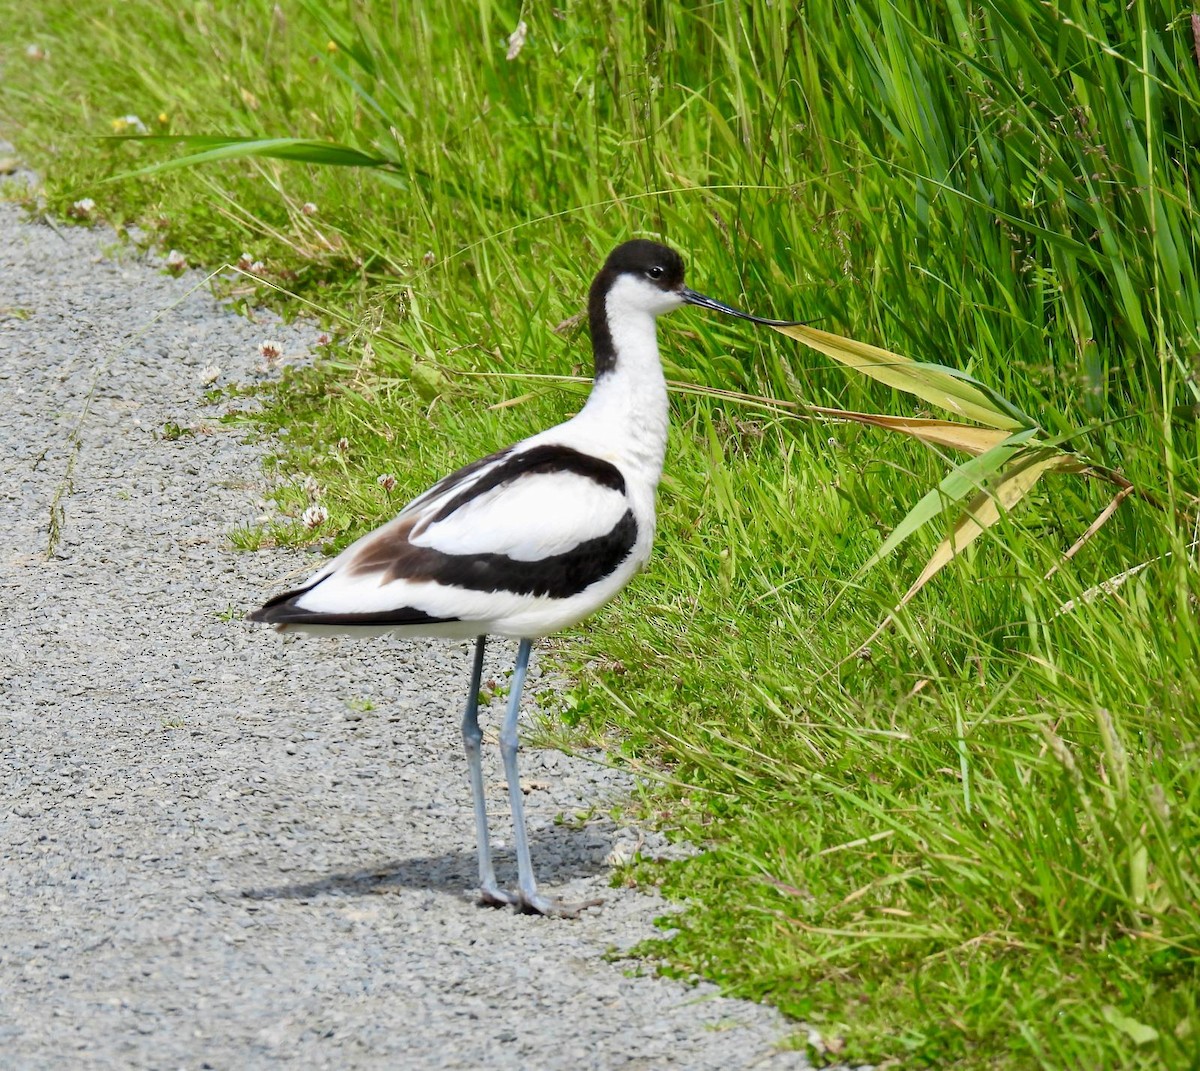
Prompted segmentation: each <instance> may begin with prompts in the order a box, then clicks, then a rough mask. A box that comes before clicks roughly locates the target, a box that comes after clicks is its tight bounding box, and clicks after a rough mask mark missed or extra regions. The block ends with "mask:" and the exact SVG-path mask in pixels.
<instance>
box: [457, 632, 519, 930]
mask: <svg viewBox="0 0 1200 1071" xmlns="http://www.w3.org/2000/svg"><path fill="white" fill-rule="evenodd" d="M486 643H487V637H486V636H480V637H479V639H477V640H476V641H475V663H474V665H473V667H472V669H471V690H470V691H469V692H468V693H467V709H466V710H465V711H464V713H463V721H462V734H463V747H464V749H465V750H466V752H467V771H468V773H469V774H470V777H471V799H472V800H473V801H474V803H475V842H476V844H477V845H478V848H479V899H480V902H482V903H485V904H491V905H492V906H495V907H499V906H501V905H503V904H511V903H514V902H515V901H516V897H514V896H513V895H512V893H508V892H505V891H504V890H503V889H501V888H500V886H499V885H497V884H496V872H495V870H493V869H492V851H491V847H490V846H489V844H488V824H487V803H486V801H485V799H484V795H483V766H482V764H481V763H480V760H479V753H480V746H479V745H480V743H481V742H482V740H483V730H482V729H480V728H479V682H480V678H481V677H482V676H483V648H484V645H485V644H486Z"/></svg>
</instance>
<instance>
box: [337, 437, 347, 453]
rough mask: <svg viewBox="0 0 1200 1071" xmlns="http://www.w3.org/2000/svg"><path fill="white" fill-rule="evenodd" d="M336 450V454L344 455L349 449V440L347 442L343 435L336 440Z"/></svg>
mask: <svg viewBox="0 0 1200 1071" xmlns="http://www.w3.org/2000/svg"><path fill="white" fill-rule="evenodd" d="M337 448H338V453H339V454H344V453H346V452H347V451H348V450H349V449H350V440H349V439H347V438H346V436H344V435H343V436H342V437H341V438H340V439H338V441H337Z"/></svg>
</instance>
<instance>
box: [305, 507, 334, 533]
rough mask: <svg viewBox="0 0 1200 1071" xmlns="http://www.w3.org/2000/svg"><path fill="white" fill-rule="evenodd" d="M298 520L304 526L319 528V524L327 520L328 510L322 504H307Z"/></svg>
mask: <svg viewBox="0 0 1200 1071" xmlns="http://www.w3.org/2000/svg"><path fill="white" fill-rule="evenodd" d="M300 520H301V522H303V524H304V527H305V528H309V529H314V528H320V527H321V525H323V524H324V523H325V522H326V521H327V520H329V510H327V509H326V508H325V507H324V506H309V507H308V509H306V510H305V511H304V515H303V516H302V517H301V518H300Z"/></svg>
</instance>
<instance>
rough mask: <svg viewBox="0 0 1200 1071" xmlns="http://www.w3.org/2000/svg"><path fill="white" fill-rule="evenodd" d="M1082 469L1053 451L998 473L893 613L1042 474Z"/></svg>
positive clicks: (1019, 461) (1022, 459)
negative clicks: (1055, 470) (1056, 470)
mask: <svg viewBox="0 0 1200 1071" xmlns="http://www.w3.org/2000/svg"><path fill="white" fill-rule="evenodd" d="M1083 468H1084V466H1083V465H1082V464H1081V463H1080V461H1079V460H1078V459H1077V458H1074V457H1072V456H1071V455H1070V454H1064V453H1062V452H1060V451H1059V450H1056V449H1054V448H1053V447H1045V448H1042V449H1035V450H1030V451H1028V452H1026V453H1023V454H1022V455H1021V456H1020V458H1018V459H1017V460H1016V461H1014V462H1013V463H1012V464H1011V465H1009V466H1008V467H1007V468H1005V469H1003V470H1001V472H1000V473H999V474H998V475H997V477H996V481H995V483H994V484H993V485H992V486H991V487H989V488H987V489H986V490H983V491H980V492H979V494H977V495H976V496H975V497H974V498H973V499H972V500H971V502H970V503H969V504H968V505H967V508H966V510H965V511H964V512H963V514H962V516H960V517H959V518H958V520H957V521H955V522H954V527H953V528H952V529H951V531H950V534H949V535H948V536H947V537H946V538H945V539H943V540H942V541H941V543H939V544H938V545H937V548H936V549H935V550H934V552H933V554H932V556H931V557H930V559H929V561H927V562H926V563H925V568H924V569H922V570H921V575H920V576H918V577H917V579H916V580H914V581H913V583H912V586H911V587H910V588H909V589H908V591H906V592H905V593H904V598H902V599H901V600H900V602H899V604H898V605H897V607H896V609H897V610H899V609H900V608H901V607H903V606H906V605H907V604H908V603H909V602H910V601H911V599H912V598H913V596H915V595H916V594H917V592H918V591H920V590H921V589H922V588H923V587H924V586H925V585H926V584H928V583H929V581H930V580H932V579H933V578H934V577H935V576H937V574H938V573H939V572H941V571H942V569H943V568H944V567H945V566H946V565H947V564H948V563H949V562H951V561H952V560H953V559H954V558H955V557H956V556H957V555H959V554H961V553H962V552H963V551H964V550H966V549H967V547H969V546H970V545H971V544H972V543H973V542H975V540H976V539H977V538H978V537H979V535H980V534H981V533H983V532H984V531H985V530H986V529H988V528H990V527H991V526H992V525H993V524H995V523H996V522H997V521H998V520H999V519H1000V515H1001V513H1002V512H1004V511H1007V510H1010V509H1012V507H1013V506H1015V505H1016V504H1017V503H1018V502H1020V501H1021V499H1023V498H1024V497H1025V496H1026V495H1027V494H1029V492H1030V491H1032V490H1033V488H1034V486H1035V485H1036V484H1037V482H1038V480H1040V479H1041V478H1042V475H1043V474H1044V473H1046V472H1049V471H1050V470H1051V469H1059V470H1061V471H1064V472H1070V471H1075V472H1079V471H1082V469H1083ZM894 612H895V611H893V613H894ZM889 616H890V615H889Z"/></svg>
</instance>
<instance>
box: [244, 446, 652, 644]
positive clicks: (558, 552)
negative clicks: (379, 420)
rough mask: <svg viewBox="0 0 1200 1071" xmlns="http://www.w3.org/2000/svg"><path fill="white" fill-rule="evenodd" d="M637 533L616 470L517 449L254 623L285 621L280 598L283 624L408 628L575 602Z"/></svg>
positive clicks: (435, 492) (445, 488)
mask: <svg viewBox="0 0 1200 1071" xmlns="http://www.w3.org/2000/svg"><path fill="white" fill-rule="evenodd" d="M636 538H637V524H636V522H635V520H634V518H633V513H632V511H631V510H630V508H629V502H628V500H627V498H626V495H625V480H624V477H623V476H622V475H621V472H620V470H619V469H618V468H617V467H616V466H615V465H612V464H611V463H609V462H607V461H604V460H603V459H600V458H597V457H594V456H592V455H589V454H584V453H581V452H580V451H577V450H574V449H572V448H570V447H566V446H561V445H556V444H539V445H535V446H532V447H529V448H524V449H522V448H515V449H513V450H512V451H507V452H504V453H502V454H499V455H493V456H492V457H491V458H487V459H485V460H484V462H483V463H478V464H477V465H476V466H468V468H467V469H463V470H460V471H459V472H458V473H455V474H453V475H452V476H451V477H448V478H447V479H446V480H443V481H442V482H441V483H440V484H437V485H435V486H434V487H433V488H431V489H430V490H429V491H428V492H426V493H425V494H424V495H422V496H421V497H420V498H418V499H416V500H414V502H412V503H411V504H410V505H409V506H407V507H406V508H405V509H404V510H403V511H402V512H401V513H400V514H399V516H397V517H396V518H395V520H393V521H391V522H389V523H388V524H386V525H384V526H383V527H382V528H379V529H376V531H374V532H372V533H370V534H369V535H366V536H364V537H363V538H362V539H360V540H359V541H358V542H356V543H354V544H353V545H352V546H350V547H348V548H347V549H346V550H345V551H344V552H343V553H342V554H341V555H339V556H338V557H337V558H336V559H335V560H334V561H333V562H331V563H330V564H329V565H328V566H326V568H325V569H323V570H321V571H320V572H318V573H317V574H315V575H314V576H313V577H311V578H310V579H309V581H308V583H307V584H306V585H305V586H304V588H302V589H301V590H299V591H297V592H293V593H291V595H290V598H289V597H288V596H281V597H279V598H278V599H276V600H272V604H274V605H275V606H277V607H279V608H278V610H276V611H275V613H276V615H277V616H276V617H271V616H265V615H264V616H263V617H260V618H259V619H261V620H273V619H274V620H280V621H282V620H285V618H284V617H282V616H278V615H282V614H283V613H284V612H285V609H284V606H283V604H284V603H286V604H287V610H286V612H287V613H289V614H290V616H289V617H287V618H286V620H289V621H298V620H316V619H317V618H319V617H321V616H322V615H324V616H326V617H327V618H328V616H329V615H333V616H335V617H339V618H343V619H346V618H348V617H349V616H350V615H357V616H361V615H371V617H372V618H373V619H374V620H375V621H382V620H383V618H384V617H386V615H387V614H388V613H390V612H392V611H393V610H394V611H395V612H396V614H397V615H398V617H397V621H399V620H400V617H403V618H404V622H403V623H412V624H421V623H423V622H427V621H432V620H450V619H457V620H487V619H491V618H494V617H497V616H500V615H501V612H503V613H508V612H511V611H512V607H513V602H514V600H523V599H527V598H529V597H530V596H536V597H550V598H560V599H565V598H570V597H571V596H573V595H575V594H577V593H578V592H580V591H582V590H584V589H586V588H587V587H588V586H589V585H590V584H592V583H595V582H596V581H597V580H600V579H602V578H603V577H605V576H607V575H608V574H609V573H611V572H612V571H613V569H615V568H616V567H617V566H618V565H619V564H620V563H621V562H622V561H624V559H625V558H626V557H627V556H628V554H629V553H630V551H631V550H632V548H633V545H634V543H635V541H636ZM272 604H268V605H269V606H271V605H272ZM264 609H266V608H264ZM297 614H306V615H311V617H309V618H301V617H298V616H296V615H297ZM404 615H407V616H404ZM410 618H411V621H410V620H409V619H410ZM347 623H350V622H347Z"/></svg>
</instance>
